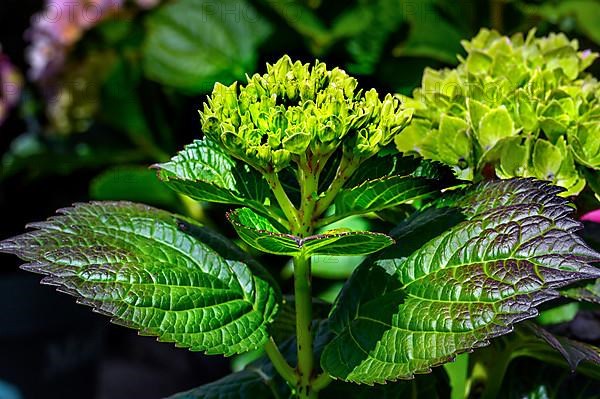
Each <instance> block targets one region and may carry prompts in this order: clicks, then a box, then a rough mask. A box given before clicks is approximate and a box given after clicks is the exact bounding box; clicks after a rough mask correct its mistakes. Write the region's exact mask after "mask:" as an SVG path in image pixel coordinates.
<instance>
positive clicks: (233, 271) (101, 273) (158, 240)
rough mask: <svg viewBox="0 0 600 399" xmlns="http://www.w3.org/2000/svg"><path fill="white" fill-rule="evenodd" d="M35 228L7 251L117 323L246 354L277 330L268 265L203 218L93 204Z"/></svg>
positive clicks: (194, 345)
mask: <svg viewBox="0 0 600 399" xmlns="http://www.w3.org/2000/svg"><path fill="white" fill-rule="evenodd" d="M30 227H32V228H34V229H35V230H34V231H32V232H28V233H25V234H23V235H20V236H17V237H15V238H12V239H8V240H6V241H3V242H1V243H0V252H8V253H14V254H16V255H18V256H19V257H20V258H22V259H24V260H26V261H27V262H29V263H27V264H26V265H24V266H23V268H24V269H25V270H29V271H33V272H37V273H41V274H45V275H46V276H47V277H45V278H44V279H43V280H42V282H43V283H46V284H51V285H56V286H57V287H58V290H59V291H62V292H66V293H68V294H71V295H74V296H76V297H78V302H80V303H83V304H86V305H90V306H92V307H93V308H94V309H95V310H96V311H98V312H100V313H103V314H106V315H108V316H111V317H112V320H113V321H114V322H115V323H117V324H122V325H125V326H127V327H132V328H135V329H138V330H140V331H141V333H142V334H144V335H153V336H157V337H158V338H159V340H160V341H165V342H174V343H175V344H176V345H177V346H179V347H186V348H190V349H191V350H195V351H204V352H206V353H209V354H216V353H222V354H225V355H232V354H235V353H241V352H246V351H249V350H252V349H256V348H258V347H260V346H261V345H262V344H263V343H264V342H265V340H266V339H267V338H268V334H267V325H268V324H269V323H270V322H271V321H272V320H273V319H274V318H275V314H276V311H277V308H278V304H279V301H280V300H279V292H278V289H277V288H276V287H275V285H274V283H273V282H272V280H271V279H270V278H269V277H268V276H267V274H266V272H265V271H264V269H262V267H260V265H258V264H257V263H256V262H255V261H253V260H250V259H248V258H247V257H244V256H243V255H242V253H241V252H240V251H239V249H238V250H230V248H229V247H230V246H231V245H232V244H231V243H228V242H227V240H226V239H225V238H224V237H221V236H218V234H217V233H214V232H211V231H209V230H207V229H206V228H205V227H203V226H200V225H198V224H196V223H195V222H193V221H189V220H184V219H182V218H178V217H177V216H174V215H172V214H170V213H168V212H165V211H160V210H157V209H154V208H150V207H148V206H145V205H138V204H133V203H129V202H93V203H88V204H78V205H75V206H74V207H73V208H67V209H62V210H60V211H59V215H58V216H55V217H52V218H50V219H48V220H47V221H46V222H41V223H33V224H31V225H30ZM199 238H202V240H201V239H199Z"/></svg>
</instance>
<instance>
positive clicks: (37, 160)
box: [0, 0, 600, 399]
mask: <svg viewBox="0 0 600 399" xmlns="http://www.w3.org/2000/svg"><path fill="white" fill-rule="evenodd" d="M482 27H489V28H494V29H496V30H498V31H499V32H501V33H502V34H508V35H510V34H512V33H515V32H527V31H529V30H530V29H531V28H534V27H535V28H536V29H537V32H538V34H539V35H545V34H547V33H549V32H553V31H562V32H564V33H566V34H567V35H568V36H569V37H570V38H575V39H577V40H578V41H579V44H580V48H581V49H591V50H592V51H598V49H600V1H598V0H536V1H533V0H532V1H524V0H523V1H521V0H489V1H483V0H459V1H455V0H410V1H406V0H354V1H345V2H342V1H329V2H328V1H321V0H221V1H215V0H170V1H169V0H46V1H43V0H37V1H28V2H20V1H18V0H3V1H2V2H1V3H0V43H1V45H2V47H1V49H2V50H1V52H0V84H1V86H0V89H1V90H0V131H1V132H0V206H1V208H2V210H3V212H2V213H3V221H2V223H1V224H0V237H7V236H10V235H13V234H16V233H17V232H19V231H21V230H22V227H23V225H24V224H25V223H26V222H28V221H32V220H41V219H43V218H45V217H47V216H48V215H49V214H51V213H53V211H54V209H56V208H59V207H63V206H66V205H68V204H70V203H72V202H75V201H84V200H89V199H98V200H132V201H138V202H144V203H148V204H150V205H155V206H159V207H163V208H166V209H169V210H172V211H176V212H179V213H185V214H188V215H190V216H193V217H196V218H198V219H199V220H201V221H203V222H204V223H206V224H208V225H212V226H214V227H216V228H218V229H220V230H221V231H222V232H224V233H225V234H228V235H230V236H233V235H232V232H231V231H230V230H229V227H228V224H227V223H226V222H225V219H224V210H225V209H222V208H221V207H219V206H216V205H211V207H210V208H207V206H206V205H204V204H197V203H195V202H193V201H190V200H189V199H187V198H185V197H181V196H179V195H177V194H175V193H173V192H171V191H170V190H169V189H167V188H165V187H163V185H161V184H160V183H159V182H158V180H157V179H156V176H155V172H154V171H151V170H149V169H148V168H147V167H148V165H150V164H153V163H156V162H164V161H166V160H167V159H168V158H169V157H170V155H172V154H174V153H175V152H176V151H177V150H178V149H180V148H181V147H182V146H183V145H184V144H186V143H189V142H191V141H192V140H193V139H195V138H200V137H201V131H200V123H199V117H198V113H197V110H198V109H199V108H200V105H201V103H202V102H203V101H204V99H205V96H206V94H207V93H209V92H210V91H211V90H212V88H213V85H214V83H215V82H216V81H219V82H222V83H224V84H229V83H231V82H233V81H235V80H243V79H244V76H245V74H246V73H247V74H252V73H254V72H259V71H263V70H264V64H265V62H274V61H275V60H277V59H278V58H279V57H280V56H281V55H282V54H289V55H290V56H291V57H292V59H300V60H302V61H305V62H310V61H312V60H314V59H315V58H318V59H319V60H321V61H324V62H326V63H328V64H330V65H335V66H340V67H342V68H344V69H346V70H347V71H348V72H349V73H351V74H353V75H355V76H356V77H357V78H358V79H359V84H360V85H361V86H362V87H364V88H367V89H368V88H371V87H374V88H376V89H377V90H378V91H379V92H380V93H387V92H390V93H400V94H404V95H410V94H411V92H412V91H413V89H415V88H416V87H418V86H420V85H421V79H422V76H423V71H424V69H425V68H426V67H431V68H435V69H439V68H443V67H454V66H456V65H457V64H458V58H457V54H458V55H464V54H465V52H464V49H463V48H462V47H461V43H460V42H461V40H463V39H469V38H471V37H473V36H474V35H475V34H476V33H477V32H478V31H479V30H480V28H482ZM589 71H590V72H591V73H592V74H593V75H595V76H600V74H599V72H600V62H597V63H595V64H594V65H592V66H591V68H590V69H589ZM596 179H597V185H598V187H600V180H598V177H597V176H596ZM590 180H593V179H591V178H590V179H588V182H589V181H590ZM590 184H591V183H590ZM578 202H579V205H580V206H581V207H582V209H589V208H592V207H593V206H595V205H597V203H596V202H595V200H594V198H593V195H591V191H590V190H589V189H586V191H584V192H583V193H582V194H581V195H580V196H579V197H578ZM417 205H418V204H417ZM385 216H386V219H387V220H401V219H402V218H403V217H404V216H405V212H404V211H403V210H402V209H399V210H398V211H397V212H395V214H394V215H391V214H390V215H385ZM350 223H351V224H352V226H349V227H351V228H354V229H360V230H365V229H368V228H372V229H376V230H377V229H380V230H389V225H385V224H383V222H381V220H380V219H379V218H374V217H373V218H362V217H357V218H353V219H352V220H351V221H350ZM332 227H335V226H332ZM346 227H348V226H346ZM0 259H1V262H2V268H0V281H5V282H7V281H10V280H11V278H13V277H14V276H15V275H17V274H16V273H15V270H16V261H15V260H14V259H12V257H2V258H0ZM359 261H360V259H356V258H327V257H324V258H322V259H316V260H315V266H314V273H315V276H316V277H318V278H319V279H317V281H316V289H317V293H318V294H319V295H320V297H321V298H322V299H323V300H325V301H332V300H333V298H335V295H336V294H337V292H338V290H339V288H340V286H341V282H342V281H343V279H345V278H346V277H348V276H349V275H350V273H351V272H352V270H353V268H354V267H355V266H356V265H357V264H358V263H359ZM13 262H14V263H13ZM263 263H265V264H266V265H267V266H268V267H271V270H273V271H274V272H275V274H277V275H278V276H279V278H280V279H281V281H282V284H283V286H284V287H286V286H288V287H289V284H290V283H291V281H290V277H291V273H290V267H289V266H288V267H286V268H284V269H283V272H281V273H279V263H280V260H279V259H276V258H271V257H268V256H267V257H265V258H263ZM18 284H22V283H20V282H18V283H15V285H12V286H10V288H9V290H10V291H11V292H15V290H19V288H16V287H21V286H20V285H18ZM36 290H37V287H36ZM0 291H1V289H0ZM25 292H28V291H23V293H25ZM2 306H9V305H3V304H0V310H2V311H0V314H4V315H5V316H4V318H5V320H2V319H1V318H2V316H0V343H5V342H9V341H2V339H8V338H2V337H3V335H2V333H3V331H2V326H3V324H2V323H3V322H4V323H11V322H13V321H14V318H13V319H11V316H10V314H11V313H10V312H11V311H12V312H13V313H22V309H17V308H10V306H9V307H8V308H7V309H8V310H6V309H1V307H2ZM61 306H66V307H68V306H70V304H68V305H67V304H62V305H61ZM32 308H33V307H32ZM69 309H70V308H69ZM569 311H572V310H569ZM83 312H86V313H87V310H86V309H83ZM39 316H40V315H39V314H37V315H36V317H39ZM65 323H67V325H68V324H69V322H65ZM70 323H74V322H73V321H71V322H70ZM34 324H35V323H34ZM5 325H7V324H5ZM34 327H35V326H34ZM34 327H32V330H31V331H30V332H29V334H37V333H39V329H37V330H36V329H35V328H34ZM69 328H70V327H69ZM115 331H117V332H115ZM110 334H113V335H112V336H110ZM124 334H129V333H125V332H123V330H121V329H119V328H118V327H111V328H110V330H109V339H112V340H113V341H111V342H113V343H114V342H115V341H114V340H116V342H117V344H115V345H112V346H111V348H113V349H111V350H113V352H116V351H115V350H114V348H120V349H123V348H124V347H127V345H124V344H123V342H129V341H127V339H129V338H128V337H130V336H129V335H126V337H127V338H123V336H124ZM84 335H85V334H84ZM88 335H89V334H88ZM6 336H8V334H7V335H6ZM111 337H112V338H111ZM11 339H12V338H11ZM599 339H600V337H594V338H593V339H592V341H594V340H599ZM132 342H133V341H132ZM599 342H600V341H599ZM24 343H25V342H24ZM147 345H150V347H152V348H153V346H152V345H153V343H151V344H147ZM17 347H18V346H17ZM129 349H130V350H129V351H127V350H124V351H123V350H122V351H121V352H120V353H121V354H123V353H124V352H125V353H128V354H129V355H130V357H136V356H137V358H138V360H139V357H140V355H139V353H137V352H136V353H137V355H136V354H135V353H134V354H132V350H131V348H130V347H129ZM146 349H147V348H146ZM146 349H144V350H146ZM168 349H169V350H170V349H171V348H168ZM134 352H135V350H134ZM150 352H151V353H154V354H155V356H154V357H152V356H150V357H151V359H153V360H151V361H149V360H148V359H147V356H146V355H144V356H141V358H142V359H145V360H143V361H144V362H146V363H144V364H146V365H147V364H148V363H149V362H150V363H152V361H154V362H157V359H164V356H167V355H164V354H162V353H159V354H156V353H157V352H152V350H150ZM11 353H12V352H11ZM144 353H146V352H144ZM17 355H18V354H17ZM20 356H22V355H20ZM145 356H146V357H145ZM178 356H188V355H187V354H186V355H178ZM1 358H3V356H2V349H0V359H1ZM4 358H6V357H4ZM186 359H187V358H186ZM194 359H196V360H197V358H194ZM196 360H195V361H196ZM210 361H211V362H212V363H210V364H211V365H213V367H214V365H217V366H216V367H214V368H213V374H210V373H209V374H205V375H204V376H200V380H199V375H198V374H197V372H196V371H194V372H192V373H191V374H190V376H188V375H187V374H185V372H184V371H181V370H179V377H178V378H173V379H172V380H175V383H174V384H179V385H180V386H168V387H162V388H164V392H162V391H160V388H156V389H155V391H154V393H152V394H151V395H155V396H156V397H159V396H160V395H161V394H162V393H168V392H173V391H177V390H182V389H186V388H188V387H189V386H192V385H199V384H200V383H202V382H203V381H202V378H205V379H206V380H210V379H214V378H215V376H216V375H218V373H219V372H220V371H221V372H225V371H227V370H226V369H227V368H228V367H229V366H228V364H227V361H225V363H224V362H223V361H220V362H221V363H219V361H217V360H212V358H211V360H210ZM237 361H238V363H239V362H240V361H242V362H243V359H242V360H237ZM186 362H187V360H186V361H183V362H182V363H185V364H187V363H186ZM200 363H201V362H200ZM238 363H235V362H234V366H235V367H240V365H239V364H238ZM201 364H203V363H201ZM40 367H42V366H40ZM204 367H205V366H204ZM194 370H197V369H194ZM219 370H220V371H219ZM3 372H4V370H3V369H2V368H1V367H0V379H2V378H3V374H2V373H3ZM187 372H189V370H188V371H187ZM161 373H162V374H164V373H165V372H164V371H162V372H161ZM458 374H460V372H459V373H458ZM41 375H43V373H42V371H40V376H41ZM103 375H104V376H105V377H106V375H109V377H110V373H108V374H107V373H104V374H103ZM182 375H183V376H184V377H186V376H187V377H190V380H191V383H190V382H189V381H188V380H186V379H185V378H184V377H181V376H182ZM192 375H193V376H194V377H195V378H194V379H192V378H191V376H192ZM187 377H186V378H187ZM29 378H30V379H31V378H34V377H31V376H30V377H29ZM39 378H42V377H39ZM106 378H108V377H106ZM165 378H167V379H168V376H166V377H165ZM101 381H104V382H105V380H103V379H101ZM186 384H188V385H186ZM150 385H151V384H150ZM534 388H535V389H538V388H539V387H537V388H536V387H533V388H531V389H532V390H533V389H534ZM524 389H525V388H524ZM527 389H530V387H527ZM540 389H541V388H540ZM538 391H539V389H538ZM1 392H2V391H1V388H0V398H4V397H3V396H2V393H1ZM119 395H123V396H119ZM127 395H129V396H127ZM136 395H137V396H136ZM539 395H541V394H539ZM539 395H538V396H535V397H540V398H541V397H547V396H543V395H541V396H539ZM26 397H37V396H35V394H31V395H29V396H26ZM60 397H62V398H66V397H68V396H60ZM106 397H110V398H113V399H114V398H119V397H127V398H130V399H131V398H134V397H150V396H143V395H140V394H139V393H131V392H129V393H123V392H120V393H115V392H113V393H112V394H111V396H106ZM152 397H154V396H152ZM458 397H460V396H458Z"/></svg>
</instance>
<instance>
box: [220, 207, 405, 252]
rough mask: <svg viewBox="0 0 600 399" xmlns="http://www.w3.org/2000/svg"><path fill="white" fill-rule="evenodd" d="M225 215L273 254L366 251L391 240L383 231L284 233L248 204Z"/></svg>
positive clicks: (247, 238) (255, 244)
mask: <svg viewBox="0 0 600 399" xmlns="http://www.w3.org/2000/svg"><path fill="white" fill-rule="evenodd" d="M227 218H228V219H229V221H230V222H231V223H232V224H233V227H234V228H235V230H236V231H237V233H238V234H239V236H240V238H241V239H242V240H244V241H245V242H246V243H247V244H248V245H250V246H252V247H254V248H256V249H258V250H259V251H262V252H267V253H271V254H276V255H288V256H298V255H301V254H303V255H305V256H309V255H366V254H370V253H373V252H377V251H380V250H382V249H383V248H385V247H387V246H390V245H392V244H393V243H394V240H392V238H391V237H389V236H387V235H385V234H381V233H372V232H369V231H351V232H342V233H337V232H325V233H322V234H316V235H312V236H309V237H306V238H301V237H297V236H294V235H292V234H284V233H281V232H279V230H278V229H277V228H276V227H275V226H273V225H272V224H271V222H270V221H269V220H268V219H267V218H265V217H263V216H260V215H258V214H256V213H254V212H253V211H252V210H251V209H249V208H240V209H236V210H235V211H233V212H230V213H228V215H227Z"/></svg>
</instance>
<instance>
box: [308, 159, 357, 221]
mask: <svg viewBox="0 0 600 399" xmlns="http://www.w3.org/2000/svg"><path fill="white" fill-rule="evenodd" d="M359 166H360V160H358V159H357V158H356V157H353V156H351V155H350V156H347V155H346V154H344V156H343V157H342V160H341V161H340V165H339V166H338V169H337V172H336V174H335V178H334V179H333V182H332V183H331V185H330V186H329V188H327V191H325V194H324V195H323V197H321V198H320V199H319V201H318V202H317V205H316V207H315V212H314V215H313V218H317V217H319V216H321V215H322V214H323V212H325V211H326V210H327V208H329V206H330V205H331V204H332V203H333V201H334V200H335V197H336V196H337V195H338V193H339V192H340V190H341V189H342V187H344V184H346V182H347V181H348V179H349V178H350V176H352V174H353V173H354V172H356V170H357V169H358V167H359Z"/></svg>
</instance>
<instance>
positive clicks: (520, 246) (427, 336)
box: [321, 179, 600, 384]
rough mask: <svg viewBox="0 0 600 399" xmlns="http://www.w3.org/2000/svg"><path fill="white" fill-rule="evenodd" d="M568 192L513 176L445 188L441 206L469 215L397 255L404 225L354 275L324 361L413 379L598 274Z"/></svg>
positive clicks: (358, 374) (369, 380) (355, 372)
mask: <svg viewBox="0 0 600 399" xmlns="http://www.w3.org/2000/svg"><path fill="white" fill-rule="evenodd" d="M560 191H561V189H560V188H556V187H553V186H550V185H549V184H547V183H544V182H539V181H533V180H530V179H514V180H504V181H491V182H486V183H482V184H478V185H476V186H473V187H471V188H470V189H467V190H460V191H457V192H453V193H451V194H449V195H447V196H446V198H445V199H444V200H441V201H440V202H439V206H453V207H457V208H459V209H461V210H462V212H463V214H464V216H465V218H466V220H464V221H462V222H460V223H458V224H455V225H454V226H453V227H451V228H450V229H448V230H447V231H445V232H443V233H441V234H440V235H439V236H437V237H436V238H434V239H432V240H430V241H429V242H427V243H425V244H424V245H423V246H422V247H420V248H419V249H417V250H415V251H413V252H412V253H410V254H406V255H405V256H398V253H399V252H401V251H399V250H398V248H402V245H403V243H405V242H410V240H411V235H410V234H408V233H409V230H406V229H404V233H405V234H404V235H402V238H400V239H398V240H397V242H398V244H397V245H396V246H393V247H390V248H389V249H386V250H385V251H383V252H382V253H380V254H378V255H377V256H375V257H372V258H371V259H368V260H367V261H365V262H364V263H363V264H362V265H361V266H359V268H358V269H357V271H356V272H355V274H354V275H353V276H352V277H351V279H350V280H349V282H348V283H347V285H346V287H345V288H344V290H343V291H342V293H341V294H340V297H339V298H338V299H337V301H336V304H335V306H334V310H333V313H332V328H333V329H334V330H335V331H336V333H337V336H336V338H334V339H333V341H332V342H331V343H330V344H329V345H328V346H327V347H326V349H325V351H324V353H323V356H322V358H321V364H322V366H323V368H324V369H325V370H327V371H328V372H329V373H330V374H331V375H332V376H333V377H334V378H338V379H342V380H347V381H351V382H357V383H366V384H373V383H383V382H385V381H393V380H397V379H404V378H412V377H413V375H414V374H418V373H426V372H428V371H430V369H431V367H433V366H436V365H440V364H442V363H445V362H448V361H450V360H452V359H453V358H454V356H456V355H457V354H459V353H462V352H466V351H469V350H472V349H474V348H477V347H481V346H484V345H487V344H488V343H489V339H491V338H494V337H497V336H500V335H503V334H506V333H509V332H510V331H512V328H513V324H515V323H517V322H519V321H522V320H525V319H527V318H531V317H534V316H535V315H536V314H537V310H536V308H535V307H536V306H537V305H539V304H540V303H543V302H545V301H548V300H550V299H553V298H555V297H557V296H558V295H559V294H558V291H557V289H558V288H560V287H563V286H565V285H567V284H570V283H573V282H576V281H579V280H582V279H588V278H595V277H598V276H600V270H598V269H596V268H595V267H592V266H591V265H590V264H589V263H591V262H596V261H600V255H599V254H598V253H596V252H595V251H593V250H592V249H590V248H589V247H588V246H587V245H586V244H585V243H584V242H583V240H582V239H581V238H580V237H578V236H577V235H576V231H577V230H578V229H579V228H580V224H579V222H577V221H576V220H574V219H573V218H572V217H571V214H572V212H573V208H572V207H571V206H570V204H569V203H568V201H566V200H565V199H563V198H561V197H559V196H557V194H558V193H559V192H560ZM433 220H436V219H435V218H434V219H433ZM396 237H398V234H397V235H396ZM415 239H417V240H418V239H419V237H418V236H417V237H415Z"/></svg>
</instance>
